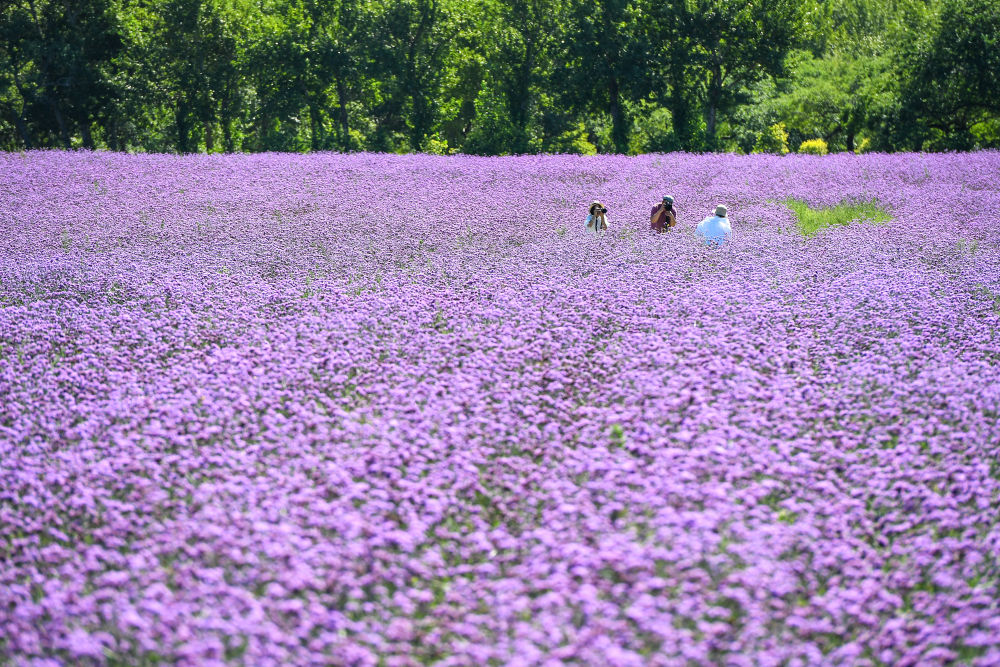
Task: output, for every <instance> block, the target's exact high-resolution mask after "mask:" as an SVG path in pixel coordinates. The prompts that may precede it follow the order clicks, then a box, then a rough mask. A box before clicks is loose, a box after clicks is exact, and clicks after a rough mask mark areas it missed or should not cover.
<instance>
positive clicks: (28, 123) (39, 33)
mask: <svg viewBox="0 0 1000 667" xmlns="http://www.w3.org/2000/svg"><path fill="white" fill-rule="evenodd" d="M0 37H2V38H0V63H2V64H3V65H4V67H5V75H6V78H7V80H8V81H9V82H10V83H11V84H12V86H13V90H15V91H16V94H17V97H18V98H19V100H18V102H17V103H15V104H13V105H8V106H9V107H12V111H13V112H14V113H13V120H14V123H15V125H16V126H17V127H18V128H19V132H20V134H21V136H22V138H23V139H24V140H25V142H26V143H32V139H31V137H32V136H34V137H35V138H36V139H37V140H38V141H39V143H41V144H42V145H50V144H51V143H56V142H58V143H60V144H62V145H63V146H64V147H66V148H69V147H71V145H72V140H73V137H74V136H79V137H80V140H81V142H82V144H83V145H84V146H85V147H87V148H93V147H94V146H95V142H94V138H93V134H92V131H93V126H94V124H95V123H100V122H101V121H102V120H103V119H104V114H103V110H104V109H105V108H107V107H108V106H110V105H111V98H112V96H113V94H114V89H113V87H112V86H111V85H110V84H109V78H110V76H111V72H110V70H111V63H112V60H113V59H114V58H115V57H116V55H117V54H118V53H119V52H120V50H121V46H122V42H121V39H120V38H119V33H118V26H117V15H116V13H115V11H114V6H113V5H112V4H111V2H110V0H64V1H62V2H50V1H48V0H8V1H7V2H5V3H3V4H2V5H0ZM53 140H54V141H53Z"/></svg>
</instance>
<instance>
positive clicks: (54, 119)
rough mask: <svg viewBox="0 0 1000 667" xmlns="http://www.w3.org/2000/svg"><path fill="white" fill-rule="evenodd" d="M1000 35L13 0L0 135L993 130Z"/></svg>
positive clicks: (755, 11) (966, 24) (546, 140)
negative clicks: (780, 127)
mask: <svg viewBox="0 0 1000 667" xmlns="http://www.w3.org/2000/svg"><path fill="white" fill-rule="evenodd" d="M998 39H1000V9H998V8H997V5H996V3H994V2H991V1H990V0H894V2H892V3H883V2H877V1H876V0H805V1H803V2H799V1H797V0H796V1H793V0H750V1H746V0H741V1H737V0H685V1H683V2H681V1H677V2H655V1H654V0H599V1H596V2H595V1H593V0H590V1H584V0H474V1H472V2H465V1H464V0H399V1H396V0H329V1H324V2H319V1H318V0H259V1H258V2H251V1H250V0H149V1H148V2H141V3H139V2H118V1H117V0H73V1H72V2H70V3H68V4H67V3H56V2H53V1H52V0H7V1H6V2H4V3H2V4H0V148H3V149H8V150H12V149H21V148H31V147H63V148H75V147H84V148H109V149H112V150H139V151H176V152H181V153H186V152H216V151H225V152H234V151H320V150H339V151H352V150H361V149H367V150H378V151H390V152H408V151H428V150H434V151H444V152H455V151H462V152H468V153H478V154H517V153H537V152H544V151H550V150H574V151H576V150H584V151H586V150H591V149H595V150H598V151H600V152H618V153H639V152H644V151H671V150H687V151H703V150H723V151H739V152H750V151H753V150H754V149H755V146H756V144H757V143H758V139H759V138H760V137H761V136H762V135H766V134H768V133H769V132H771V130H770V129H769V128H771V127H772V126H773V125H775V124H777V123H784V126H785V130H786V131H787V132H788V135H789V138H788V141H789V143H790V144H791V145H792V146H797V145H799V144H800V143H801V142H803V141H805V140H807V139H812V138H821V139H823V140H824V141H826V142H827V144H828V145H829V147H830V150H832V151H850V150H856V149H857V148H858V146H859V145H861V144H862V143H865V142H867V145H869V146H871V147H872V148H873V149H877V150H882V151H891V150H901V149H925V150H951V149H967V148H986V147H997V146H1000V108H998V102H997V100H998V99H1000V91H998V88H997V86H998V84H997V81H998V79H997V77H995V76H994V72H995V71H997V69H998V67H1000V61H998V58H1000V56H998V55H997V54H998V53H1000V48H997V44H998ZM581 126H582V127H583V128H584V135H585V136H579V128H580V127H581ZM765 141H766V139H765ZM432 142H436V143H433V145H432ZM439 142H445V143H446V144H447V147H446V148H444V147H442V146H440V145H439Z"/></svg>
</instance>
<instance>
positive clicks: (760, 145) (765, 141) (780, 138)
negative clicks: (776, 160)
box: [753, 123, 788, 155]
mask: <svg viewBox="0 0 1000 667" xmlns="http://www.w3.org/2000/svg"><path fill="white" fill-rule="evenodd" d="M753 152H754V153H777V154H778V155H784V154H785V153H787V152H788V132H787V131H786V130H785V124H784V123H775V124H774V125H772V126H771V127H769V128H767V129H766V130H765V131H764V132H762V133H761V134H760V136H759V137H757V143H756V144H754V147H753Z"/></svg>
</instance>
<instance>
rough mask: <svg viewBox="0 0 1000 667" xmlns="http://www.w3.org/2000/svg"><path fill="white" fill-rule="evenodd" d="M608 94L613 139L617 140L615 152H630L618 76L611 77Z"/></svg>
mask: <svg viewBox="0 0 1000 667" xmlns="http://www.w3.org/2000/svg"><path fill="white" fill-rule="evenodd" d="M608 95H609V96H610V97H611V139H612V141H614V142H615V152H616V153H619V154H624V153H628V127H626V125H625V113H624V111H623V110H622V101H621V95H620V94H619V90H618V79H617V78H616V77H611V84H610V86H609V88H608Z"/></svg>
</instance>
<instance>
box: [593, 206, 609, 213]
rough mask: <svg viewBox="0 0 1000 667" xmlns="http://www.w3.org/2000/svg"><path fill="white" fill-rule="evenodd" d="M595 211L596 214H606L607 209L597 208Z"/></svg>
mask: <svg viewBox="0 0 1000 667" xmlns="http://www.w3.org/2000/svg"><path fill="white" fill-rule="evenodd" d="M596 211H597V212H598V213H607V212H608V209H607V208H605V207H604V206H598V207H597V209H596Z"/></svg>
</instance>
